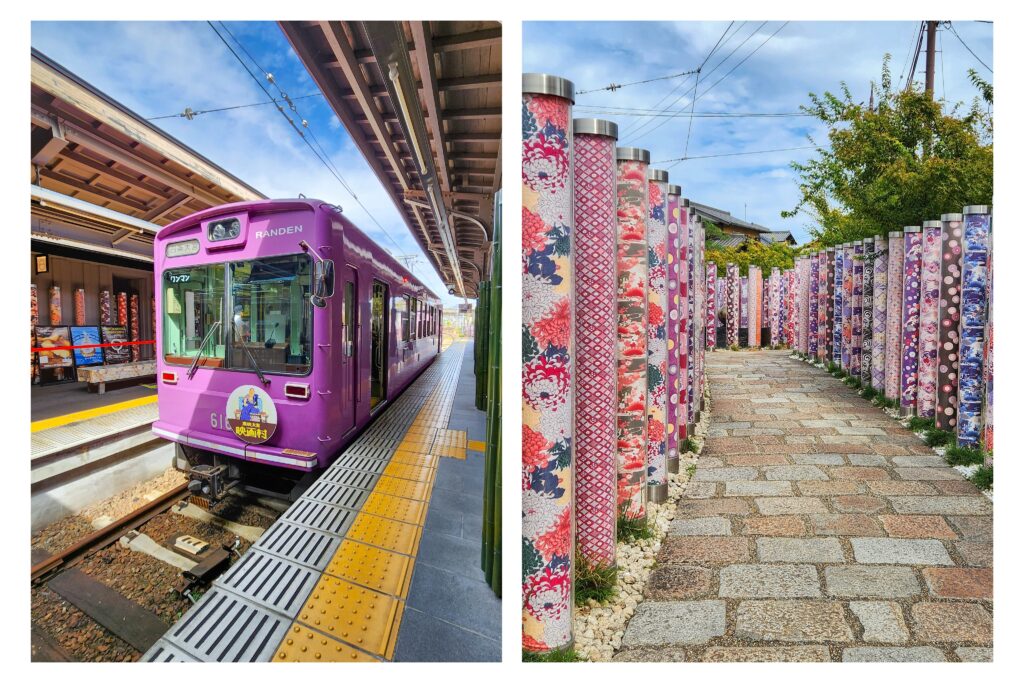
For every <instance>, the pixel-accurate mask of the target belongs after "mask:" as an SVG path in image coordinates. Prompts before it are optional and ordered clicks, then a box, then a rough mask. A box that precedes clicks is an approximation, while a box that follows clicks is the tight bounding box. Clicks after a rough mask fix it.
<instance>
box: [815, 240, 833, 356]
mask: <svg viewBox="0 0 1024 683" xmlns="http://www.w3.org/2000/svg"><path fill="white" fill-rule="evenodd" d="M817 258H818V360H820V361H822V362H827V361H828V334H829V333H828V318H829V316H828V307H829V291H830V290H829V287H828V253H827V252H826V251H825V250H824V249H823V250H821V251H819V252H818V255H817Z"/></svg>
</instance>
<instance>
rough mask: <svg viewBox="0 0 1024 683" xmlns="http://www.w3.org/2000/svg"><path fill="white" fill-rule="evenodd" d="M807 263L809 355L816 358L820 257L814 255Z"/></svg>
mask: <svg viewBox="0 0 1024 683" xmlns="http://www.w3.org/2000/svg"><path fill="white" fill-rule="evenodd" d="M807 263H808V280H807V292H808V294H807V355H808V356H810V357H811V358H815V357H817V355H818V255H817V254H812V255H811V256H810V257H808V259H807Z"/></svg>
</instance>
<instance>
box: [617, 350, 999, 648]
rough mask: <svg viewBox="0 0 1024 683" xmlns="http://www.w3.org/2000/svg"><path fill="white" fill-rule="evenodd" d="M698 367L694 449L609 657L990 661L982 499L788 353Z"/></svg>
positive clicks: (848, 392) (987, 535)
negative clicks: (707, 404) (703, 395)
mask: <svg viewBox="0 0 1024 683" xmlns="http://www.w3.org/2000/svg"><path fill="white" fill-rule="evenodd" d="M707 368H708V379H709V382H710V386H711V396H712V415H711V424H710V428H709V432H708V435H707V440H706V442H705V446H704V451H703V453H702V454H701V457H700V460H699V461H698V466H697V471H696V474H695V475H694V477H693V480H692V481H691V483H690V485H689V486H688V489H687V494H686V497H685V498H684V499H682V500H681V501H680V504H679V510H678V514H677V515H676V518H675V520H674V521H673V523H672V527H671V528H670V529H669V531H668V535H667V536H666V537H665V540H664V541H663V542H662V547H661V551H660V553H659V555H658V560H657V566H656V569H655V571H654V572H653V574H652V576H651V581H650V583H649V585H648V586H647V591H646V599H645V601H644V602H643V603H641V604H640V606H639V607H638V608H637V611H636V614H635V615H634V616H633V618H632V619H631V620H630V622H629V624H628V626H627V629H626V633H625V635H624V636H623V641H622V650H621V651H620V652H619V653H618V654H617V655H616V659H618V660H633V661H641V660H643V661H680V660H685V661H766V660H767V661H780V660H786V661H829V660H831V661H978V660H982V661H987V660H990V659H991V657H992V650H991V647H992V569H991V567H992V505H991V503H990V502H989V500H988V499H987V498H985V497H984V496H982V495H981V494H980V493H979V492H978V490H977V489H976V488H975V487H974V485H973V484H971V483H970V482H968V481H966V480H965V479H963V478H962V477H961V476H960V474H959V473H957V472H956V471H954V470H953V469H952V468H950V467H949V466H947V465H946V464H945V462H944V461H943V460H942V459H941V458H939V457H938V456H936V455H935V453H934V452H933V451H932V450H931V449H930V448H928V447H927V446H925V445H924V443H923V442H922V441H921V440H920V439H919V438H917V437H916V436H915V435H914V434H912V433H911V432H910V431H908V430H906V429H904V428H903V427H902V426H901V425H900V424H899V423H897V422H896V421H894V420H893V419H892V418H890V417H888V416H887V415H885V414H883V413H882V411H881V410H879V409H878V408H875V407H874V406H872V405H871V404H870V403H869V402H867V401H865V400H864V399H862V398H860V397H859V396H858V395H857V394H856V392H855V391H854V390H853V389H851V388H849V387H847V386H846V385H844V384H842V382H840V381H839V380H837V379H835V378H833V377H831V376H830V375H828V374H827V373H826V372H825V371H824V370H822V369H820V368H814V367H811V366H810V365H807V364H806V363H803V362H801V361H798V360H795V359H792V358H790V357H789V355H788V352H778V351H774V352H773V351H759V352H753V351H740V352H729V351H716V352H715V353H713V354H709V356H708V363H707Z"/></svg>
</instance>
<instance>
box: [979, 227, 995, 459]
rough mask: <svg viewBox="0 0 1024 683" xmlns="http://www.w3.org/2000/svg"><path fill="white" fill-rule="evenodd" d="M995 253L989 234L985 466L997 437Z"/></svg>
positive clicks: (983, 379)
mask: <svg viewBox="0 0 1024 683" xmlns="http://www.w3.org/2000/svg"><path fill="white" fill-rule="evenodd" d="M994 257H995V253H994V252H993V251H992V234H991V233H989V249H988V272H987V276H986V278H985V298H986V299H987V300H988V316H986V319H985V366H984V369H985V372H984V376H983V378H982V381H983V382H984V383H985V414H984V418H983V419H984V424H985V427H984V429H983V430H982V439H981V443H982V447H983V448H984V449H985V450H987V451H988V453H986V455H985V464H986V465H991V464H992V457H991V453H992V450H993V449H994V448H995V446H994V445H993V443H992V437H993V436H994V435H995V433H994V430H995V422H994V418H995V411H994V410H993V404H992V400H993V398H994V394H993V390H994V386H993V383H994V382H993V372H994V370H995V367H994V364H993V363H994V359H993V358H992V331H993V329H994V328H993V322H994V320H995V316H994V315H993V312H992V262H993V260H994Z"/></svg>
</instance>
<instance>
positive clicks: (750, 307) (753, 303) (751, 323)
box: [747, 266, 761, 349]
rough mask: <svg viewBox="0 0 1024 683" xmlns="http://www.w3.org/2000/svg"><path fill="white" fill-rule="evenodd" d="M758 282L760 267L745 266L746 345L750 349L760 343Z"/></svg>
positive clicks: (759, 279)
mask: <svg viewBox="0 0 1024 683" xmlns="http://www.w3.org/2000/svg"><path fill="white" fill-rule="evenodd" d="M760 282H761V269H760V268H758V267H757V266H750V267H749V268H747V289H748V292H747V346H749V347H750V348H752V349H756V348H757V347H758V346H760V345H761V342H760V341H759V340H760V337H761V297H760V296H758V284H759V283H760Z"/></svg>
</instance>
